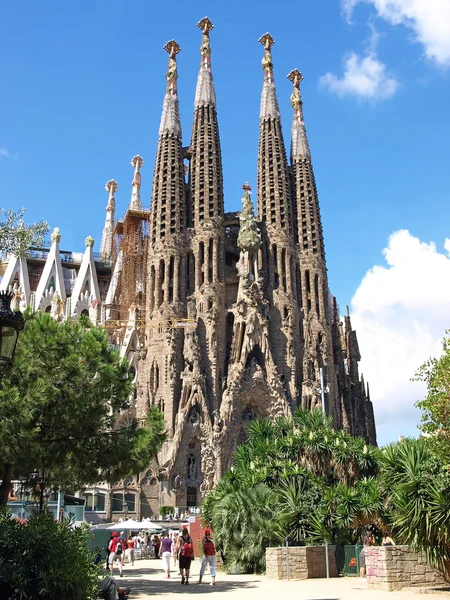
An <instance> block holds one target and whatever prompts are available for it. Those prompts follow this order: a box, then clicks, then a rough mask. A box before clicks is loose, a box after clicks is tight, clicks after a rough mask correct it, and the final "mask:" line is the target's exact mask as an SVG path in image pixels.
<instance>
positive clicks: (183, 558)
mask: <svg viewBox="0 0 450 600" xmlns="http://www.w3.org/2000/svg"><path fill="white" fill-rule="evenodd" d="M177 548H178V564H179V566H180V573H181V585H189V570H190V568H191V562H192V561H193V560H194V545H193V543H192V538H191V536H190V535H189V531H188V528H187V527H183V530H182V532H181V535H180V536H178V546H177Z"/></svg>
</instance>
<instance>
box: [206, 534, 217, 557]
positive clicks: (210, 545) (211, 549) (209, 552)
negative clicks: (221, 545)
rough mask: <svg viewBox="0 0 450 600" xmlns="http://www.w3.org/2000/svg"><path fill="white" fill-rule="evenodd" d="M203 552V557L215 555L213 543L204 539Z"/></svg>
mask: <svg viewBox="0 0 450 600" xmlns="http://www.w3.org/2000/svg"><path fill="white" fill-rule="evenodd" d="M203 552H204V553H205V556H214V555H215V553H216V547H215V546H214V542H213V541H212V540H209V539H208V538H205V541H204V542H203Z"/></svg>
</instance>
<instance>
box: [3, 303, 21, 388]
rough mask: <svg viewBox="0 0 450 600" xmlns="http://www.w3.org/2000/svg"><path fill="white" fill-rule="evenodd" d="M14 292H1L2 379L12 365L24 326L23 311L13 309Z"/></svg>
mask: <svg viewBox="0 0 450 600" xmlns="http://www.w3.org/2000/svg"><path fill="white" fill-rule="evenodd" d="M13 296H14V294H13V293H11V292H0V380H1V378H2V377H3V375H4V374H5V372H6V371H7V369H9V367H11V365H12V361H13V357H14V352H15V350H16V344H17V338H18V337H19V332H20V331H22V329H23V328H24V325H25V324H24V321H23V316H22V313H21V312H19V311H18V312H15V313H14V312H13V311H12V310H11V300H12V298H13Z"/></svg>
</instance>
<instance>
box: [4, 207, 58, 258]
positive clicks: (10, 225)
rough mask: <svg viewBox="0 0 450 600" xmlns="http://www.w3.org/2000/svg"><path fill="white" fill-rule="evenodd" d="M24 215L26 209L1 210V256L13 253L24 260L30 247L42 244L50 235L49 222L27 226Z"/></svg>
mask: <svg viewBox="0 0 450 600" xmlns="http://www.w3.org/2000/svg"><path fill="white" fill-rule="evenodd" d="M24 214H25V209H24V208H21V209H20V210H16V211H14V210H11V209H8V210H6V209H4V208H0V256H4V255H5V254H9V253H11V254H14V255H15V256H18V257H19V258H22V257H23V256H25V252H26V251H27V249H28V248H29V247H30V246H39V245H40V244H42V242H43V240H44V238H45V236H46V234H47V233H48V224H47V222H46V221H39V222H38V223H32V224H31V225H26V224H25V222H24V220H23V215H24Z"/></svg>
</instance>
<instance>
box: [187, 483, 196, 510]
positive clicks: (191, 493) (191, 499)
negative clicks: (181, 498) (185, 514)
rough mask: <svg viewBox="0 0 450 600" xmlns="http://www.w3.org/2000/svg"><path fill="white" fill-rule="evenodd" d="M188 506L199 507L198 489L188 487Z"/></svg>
mask: <svg viewBox="0 0 450 600" xmlns="http://www.w3.org/2000/svg"><path fill="white" fill-rule="evenodd" d="M186 504H187V506H197V488H195V487H188V489H187V496H186Z"/></svg>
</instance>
